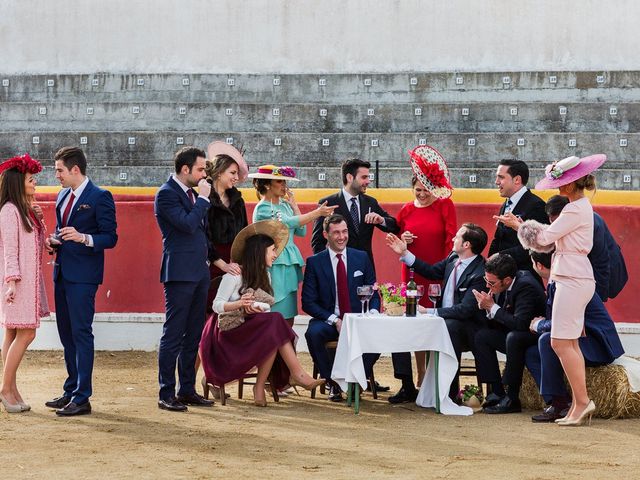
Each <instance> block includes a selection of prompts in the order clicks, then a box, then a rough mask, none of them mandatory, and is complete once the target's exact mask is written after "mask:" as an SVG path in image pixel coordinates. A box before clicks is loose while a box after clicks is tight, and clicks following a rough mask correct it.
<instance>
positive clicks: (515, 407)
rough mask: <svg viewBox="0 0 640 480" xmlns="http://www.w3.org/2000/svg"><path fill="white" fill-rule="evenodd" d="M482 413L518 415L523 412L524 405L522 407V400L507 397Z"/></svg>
mask: <svg viewBox="0 0 640 480" xmlns="http://www.w3.org/2000/svg"><path fill="white" fill-rule="evenodd" d="M482 411H483V412H484V413H518V412H521V411H522V405H520V400H511V399H510V398H509V397H508V396H506V395H505V396H504V397H502V400H500V401H499V402H498V404H497V405H494V406H493V407H487V408H484V409H482Z"/></svg>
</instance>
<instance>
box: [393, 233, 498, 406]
mask: <svg viewBox="0 0 640 480" xmlns="http://www.w3.org/2000/svg"><path fill="white" fill-rule="evenodd" d="M386 240H387V245H388V246H389V247H390V248H391V249H392V250H393V251H394V252H396V253H397V254H398V255H400V260H401V261H402V262H403V263H405V264H406V265H407V266H408V267H409V268H413V269H414V270H415V271H416V272H417V273H419V274H420V275H422V276H424V277H427V278H432V279H434V280H444V285H443V287H442V296H441V297H440V298H439V299H438V303H437V304H436V305H437V308H436V309H435V312H434V313H435V314H436V315H439V316H440V317H442V318H444V320H445V323H446V324H447V330H448V331H449V336H450V337H451V343H452V344H453V348H454V350H455V352H456V356H457V357H458V363H460V357H461V355H462V352H466V351H469V350H471V351H474V350H475V347H474V344H473V340H474V337H475V334H476V332H477V331H478V330H479V329H480V328H481V327H482V326H483V325H484V322H485V320H484V312H483V311H482V310H480V309H479V308H478V302H477V301H476V299H475V297H474V295H473V290H474V289H475V290H477V291H481V290H483V289H484V279H483V275H484V258H483V257H482V255H481V253H482V250H484V247H486V245H487V233H486V232H485V231H484V230H483V229H482V228H481V227H479V226H478V225H474V224H473V223H465V224H463V225H462V227H460V230H458V232H457V233H456V235H455V237H453V251H452V252H451V254H450V255H449V256H448V257H447V258H445V259H444V260H442V261H440V262H438V263H435V264H433V265H429V264H428V263H426V262H423V261H422V260H420V259H419V258H416V256H415V255H414V254H413V253H411V252H410V251H409V250H407V244H406V243H404V242H403V241H402V240H400V239H399V238H398V237H396V236H395V235H393V234H388V235H387V239H386ZM392 359H393V370H394V376H395V378H397V379H399V380H402V388H401V389H400V391H399V392H398V393H396V394H395V395H393V396H391V397H389V402H390V403H404V402H412V401H415V399H416V396H417V394H418V392H417V390H416V387H415V385H414V383H413V373H412V371H411V354H410V353H408V352H407V353H394V354H393V355H392ZM458 391H459V379H458V376H457V375H456V377H455V379H454V380H453V382H452V383H451V388H450V390H449V396H450V397H451V399H452V400H454V401H455V399H456V397H457V395H458Z"/></svg>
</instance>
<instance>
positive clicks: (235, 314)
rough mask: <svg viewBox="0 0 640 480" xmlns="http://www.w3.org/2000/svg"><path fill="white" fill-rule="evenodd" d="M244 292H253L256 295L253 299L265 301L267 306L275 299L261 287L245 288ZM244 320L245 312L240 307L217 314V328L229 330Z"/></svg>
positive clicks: (224, 330)
mask: <svg viewBox="0 0 640 480" xmlns="http://www.w3.org/2000/svg"><path fill="white" fill-rule="evenodd" d="M244 293H253V294H254V296H255V297H256V300H255V301H256V302H259V303H266V304H267V305H269V306H271V305H273V304H274V303H275V299H274V298H273V296H272V295H269V294H268V293H267V292H265V291H264V290H262V289H261V288H258V289H257V290H253V288H247V289H246V290H245V292H244ZM244 321H245V312H244V310H243V309H242V308H238V309H237V310H231V311H230V312H222V313H220V314H218V328H219V329H220V331H222V332H228V331H229V330H233V329H234V328H238V327H239V326H240V325H242V324H243V323H244Z"/></svg>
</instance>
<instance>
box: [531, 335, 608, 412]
mask: <svg viewBox="0 0 640 480" xmlns="http://www.w3.org/2000/svg"><path fill="white" fill-rule="evenodd" d="M526 363H527V368H528V369H529V371H530V372H531V375H532V376H533V379H534V380H535V381H536V383H537V384H538V387H540V394H541V395H542V397H543V398H544V400H545V402H547V403H551V400H552V397H564V398H567V397H570V394H569V392H568V391H567V385H566V384H565V382H564V370H563V369H562V364H561V363H560V359H559V358H558V355H556V352H555V351H554V350H553V348H551V333H550V332H546V333H543V334H542V335H540V338H539V339H538V344H537V345H535V346H533V347H529V348H528V349H527V355H526ZM584 363H585V365H586V366H587V367H599V366H602V365H607V363H595V362H590V361H589V360H587V359H586V358H585V359H584Z"/></svg>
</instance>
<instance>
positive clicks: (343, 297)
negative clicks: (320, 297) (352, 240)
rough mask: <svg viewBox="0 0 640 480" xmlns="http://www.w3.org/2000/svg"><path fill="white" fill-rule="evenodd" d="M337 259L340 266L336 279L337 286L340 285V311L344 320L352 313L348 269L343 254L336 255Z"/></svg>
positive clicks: (337, 269)
mask: <svg viewBox="0 0 640 480" xmlns="http://www.w3.org/2000/svg"><path fill="white" fill-rule="evenodd" d="M336 257H338V266H337V268H336V277H338V278H336V284H337V285H338V309H339V310H340V318H344V314H345V313H349V312H350V311H351V307H350V304H351V300H350V299H349V284H348V283H347V268H346V267H345V265H344V262H343V261H342V254H341V253H336Z"/></svg>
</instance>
